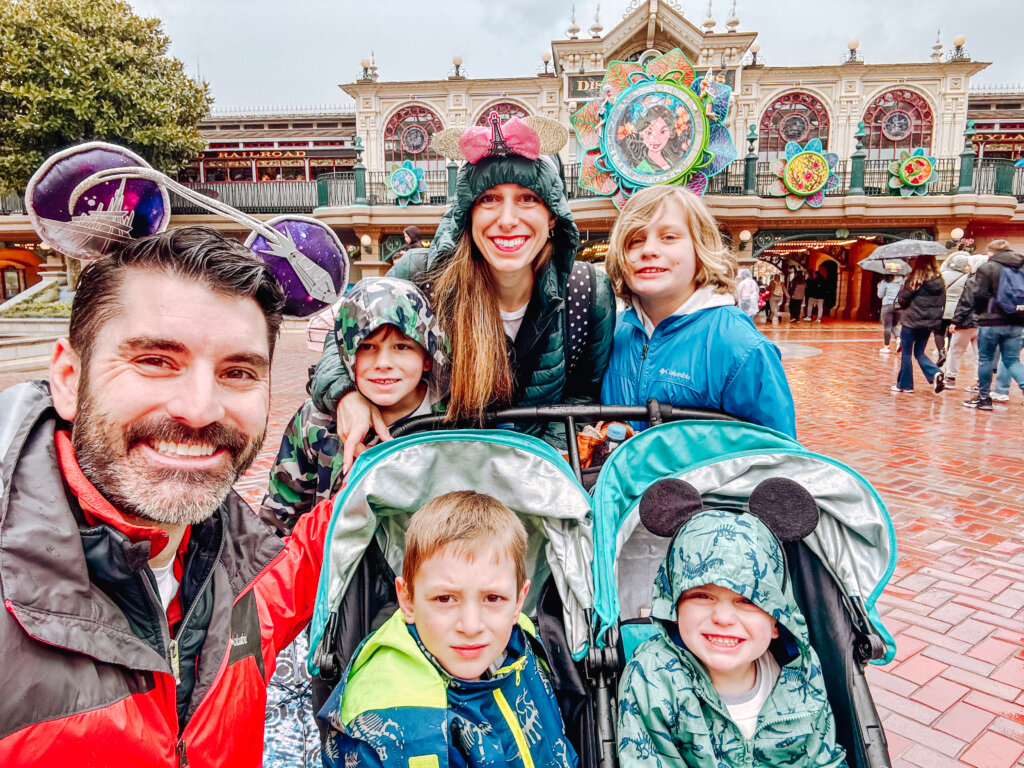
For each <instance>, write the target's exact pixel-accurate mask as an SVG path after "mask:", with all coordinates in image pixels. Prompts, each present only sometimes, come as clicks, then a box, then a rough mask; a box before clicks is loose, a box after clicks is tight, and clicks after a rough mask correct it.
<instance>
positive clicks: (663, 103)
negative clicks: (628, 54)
mask: <svg viewBox="0 0 1024 768" xmlns="http://www.w3.org/2000/svg"><path fill="white" fill-rule="evenodd" d="M707 131H708V121H707V117H706V116H705V114H704V110H703V105H702V104H701V103H700V102H698V101H697V97H696V96H695V95H694V94H693V92H691V91H689V90H686V89H681V88H669V87H667V86H665V85H664V84H662V83H658V82H647V83H639V84H638V85H636V86H634V87H632V88H630V89H628V91H626V92H624V93H623V94H622V95H621V96H620V98H619V100H618V101H617V102H616V104H615V106H614V107H613V108H612V111H611V113H610V115H609V118H608V120H606V121H605V126H604V143H605V146H606V147H608V149H609V153H608V154H609V160H611V162H612V164H614V166H615V167H616V169H617V170H618V171H619V172H620V173H621V175H622V176H623V177H625V178H626V179H628V180H629V181H632V182H635V183H636V184H637V185H641V184H642V185H645V186H646V185H649V184H658V183H662V182H667V181H672V180H673V179H676V178H678V177H679V176H681V175H682V174H683V173H685V172H686V171H687V170H688V169H689V168H690V167H691V166H693V165H694V164H695V163H696V162H697V161H698V160H699V159H700V156H701V154H702V153H703V151H704V146H705V144H706V143H707Z"/></svg>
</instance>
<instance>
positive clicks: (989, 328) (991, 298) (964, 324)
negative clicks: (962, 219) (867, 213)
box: [878, 240, 1024, 411]
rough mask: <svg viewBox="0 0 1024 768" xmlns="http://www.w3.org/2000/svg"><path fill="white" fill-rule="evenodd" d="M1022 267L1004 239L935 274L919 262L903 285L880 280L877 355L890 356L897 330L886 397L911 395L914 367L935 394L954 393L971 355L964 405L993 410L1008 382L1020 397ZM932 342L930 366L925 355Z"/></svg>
mask: <svg viewBox="0 0 1024 768" xmlns="http://www.w3.org/2000/svg"><path fill="white" fill-rule="evenodd" d="M1022 268H1024V257H1021V256H1020V255H1019V254H1017V253H1014V252H1013V250H1012V249H1011V248H1010V244H1009V243H1008V242H1007V241H1006V240H993V241H992V243H990V244H989V247H988V250H987V253H985V254H973V253H966V252H961V251H956V252H954V253H952V254H950V256H949V257H947V258H946V259H945V261H944V262H943V264H942V267H941V268H939V267H938V265H937V264H936V260H935V257H934V256H919V257H917V258H916V259H914V266H913V269H912V271H911V274H910V275H909V276H908V277H907V278H906V279H904V278H902V277H898V276H894V275H886V276H885V277H884V278H883V280H882V282H880V283H879V284H878V297H879V298H880V299H881V301H882V311H881V321H882V334H883V342H884V343H883V346H882V348H881V349H880V350H879V351H880V353H881V354H889V353H890V343H891V339H892V337H893V335H894V328H896V327H897V326H898V327H900V328H901V330H900V331H899V333H898V334H896V337H897V339H898V341H897V346H896V351H897V352H900V353H901V354H902V357H901V360H900V367H899V373H898V375H897V380H896V383H895V384H894V385H892V387H891V389H892V391H893V392H913V391H914V381H913V361H914V360H916V361H917V363H918V366H919V367H920V368H921V371H922V373H923V374H924V376H925V378H926V379H927V381H928V383H929V384H931V385H932V389H933V391H934V392H935V393H936V394H938V393H939V392H942V391H943V390H944V389H953V388H955V387H956V386H957V380H958V378H959V377H960V375H961V369H962V368H963V362H964V359H965V357H967V356H968V355H969V354H971V353H973V356H975V357H976V358H977V371H976V373H977V379H976V383H974V384H973V385H970V386H967V387H965V391H966V392H967V393H968V395H969V397H968V399H967V400H965V401H964V403H963V404H964V406H966V407H968V408H976V409H978V410H982V411H991V410H992V407H993V406H992V403H993V401H997V402H1000V401H1001V402H1006V401H1007V400H1009V391H1010V383H1011V380H1014V381H1016V382H1017V383H1018V385H1020V386H1021V388H1022V390H1024V364H1022V363H1021V361H1020V354H1021V347H1022V343H1024V342H1022V340H1024V300H1022V299H1020V298H1019V296H1020V292H1021V291H1024V277H1018V275H1024V271H1022ZM1006 270H1009V272H1007V271H1006ZM1004 280H1005V281H1006V282H1005V283H1004V282H1003V281H1004ZM1017 281H1020V283H1021V286H1022V287H1021V288H1017V287H1016V285H1017ZM1014 291H1017V294H1016V295H1017V298H1014V295H1015V294H1014ZM1004 294H1005V296H1006V297H1009V298H1004ZM1014 302H1017V303H1014ZM930 337H931V338H933V339H934V343H935V351H936V359H935V360H934V361H933V360H932V359H931V358H930V357H929V356H928V355H927V354H926V351H925V350H926V347H927V345H928V341H929V338H930ZM993 377H995V379H996V381H995V386H994V387H993V386H992V379H993Z"/></svg>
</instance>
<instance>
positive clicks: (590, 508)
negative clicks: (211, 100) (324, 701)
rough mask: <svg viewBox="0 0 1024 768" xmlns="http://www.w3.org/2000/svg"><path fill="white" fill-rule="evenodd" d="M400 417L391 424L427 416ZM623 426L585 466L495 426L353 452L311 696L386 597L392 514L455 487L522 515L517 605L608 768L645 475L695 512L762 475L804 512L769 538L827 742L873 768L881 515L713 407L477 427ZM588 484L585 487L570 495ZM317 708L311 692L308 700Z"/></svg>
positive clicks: (334, 532)
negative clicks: (806, 522)
mask: <svg viewBox="0 0 1024 768" xmlns="http://www.w3.org/2000/svg"><path fill="white" fill-rule="evenodd" d="M431 418H432V417H423V418H422V419H419V420H416V419H414V420H410V422H408V423H407V424H406V425H403V429H402V431H405V432H409V431H412V430H414V429H416V428H417V426H424V425H426V426H428V427H434V426H437V422H436V420H434V421H432V420H431ZM597 419H604V420H609V419H620V420H626V419H632V420H643V421H647V422H649V423H650V424H651V425H652V426H651V427H650V428H649V429H647V430H645V431H643V432H641V433H639V434H638V435H636V436H635V437H632V438H630V439H629V440H627V441H626V442H625V443H623V444H622V445H621V446H619V447H618V448H617V449H616V450H615V451H614V453H612V454H611V455H610V456H609V458H608V460H607V461H606V462H605V463H604V465H603V466H602V467H601V468H600V469H599V471H595V472H586V471H581V470H580V468H579V462H578V457H577V455H576V452H575V451H574V450H572V449H573V448H574V447H575V446H574V444H573V441H572V440H571V439H570V441H569V447H570V452H569V456H568V458H569V461H566V459H565V458H564V457H563V456H562V455H560V454H559V452H558V451H556V450H555V449H554V448H552V447H551V446H550V445H548V444H547V443H544V442H542V441H541V440H539V439H537V438H535V437H532V436H530V435H528V434H524V433H522V432H519V431H513V430H510V429H469V430H462V429H458V430H441V431H430V432H420V433H417V434H409V435H407V436H404V437H399V438H398V439H396V440H394V441H389V442H387V443H384V444H381V445H379V446H377V447H375V448H372V449H371V450H368V451H367V452H366V453H364V454H363V455H362V456H361V457H360V458H359V460H358V461H357V463H356V464H355V466H354V468H353V471H352V473H351V474H350V476H349V480H348V482H347V484H346V486H345V488H344V489H343V490H342V491H341V492H340V493H339V494H338V496H337V497H336V499H335V502H334V512H333V516H332V521H331V524H330V528H329V532H328V538H327V542H326V557H325V560H324V566H323V573H322V574H321V581H320V588H319V593H318V595H317V600H316V608H315V613H314V617H313V622H312V625H311V640H310V649H311V650H310V657H309V669H310V672H311V673H313V674H314V675H315V678H314V680H315V689H316V688H319V689H320V690H321V691H324V690H330V689H331V688H332V687H333V686H335V685H337V683H338V681H339V680H340V679H341V675H342V674H343V673H344V671H345V668H346V666H347V664H348V662H349V660H350V659H351V657H352V655H353V653H354V652H355V650H356V648H357V647H358V645H359V643H360V642H361V640H362V639H363V638H364V637H365V636H366V635H367V634H369V633H370V632H371V631H373V630H374V629H376V628H377V627H378V626H379V625H380V623H382V622H383V621H384V620H386V619H387V618H388V617H390V615H391V614H392V613H393V612H394V610H395V608H396V596H395V593H394V575H395V573H400V572H401V563H402V552H403V542H404V531H405V528H406V526H407V524H408V520H409V517H410V516H411V515H412V514H413V513H414V512H415V511H416V510H417V509H419V508H420V507H422V506H423V505H424V504H425V503H426V502H427V501H429V500H430V499H432V498H434V497H435V496H439V495H441V494H443V493H447V492H449V491H454V490H462V489H472V490H476V491H479V492H481V493H487V494H490V495H492V496H494V497H495V498H497V499H499V500H500V501H502V502H503V503H505V504H506V505H507V506H508V507H509V508H511V509H512V510H513V511H514V512H516V514H517V515H519V516H520V518H521V519H522V520H523V522H524V524H525V526H526V529H527V532H528V536H529V548H528V557H527V567H528V573H529V577H530V579H531V581H532V583H533V585H534V587H533V588H532V589H531V591H530V594H529V596H528V598H527V603H526V605H525V606H524V609H523V610H524V612H525V613H527V614H528V615H529V616H530V617H531V618H532V619H533V620H534V623H535V625H536V626H537V629H538V633H539V635H540V638H541V640H542V641H543V643H544V646H545V648H546V650H547V655H548V662H549V666H550V672H551V674H550V677H551V683H552V687H553V688H554V690H555V693H556V696H557V698H558V701H559V706H560V708H561V710H562V714H563V719H564V721H565V724H566V732H567V735H568V736H569V738H570V740H571V741H572V742H573V744H574V746H575V747H576V750H577V753H578V754H579V756H580V764H581V766H585V767H586V768H596V767H597V766H602V767H607V768H613V767H614V766H615V765H617V757H616V738H615V721H616V711H617V707H616V691H617V686H618V681H619V677H620V675H621V673H622V670H623V667H624V665H625V663H626V661H627V660H628V658H629V656H630V654H631V653H632V652H633V650H634V649H635V648H636V646H637V645H638V644H639V643H640V642H642V641H643V640H644V639H645V638H646V637H649V636H650V635H651V634H652V632H653V628H652V627H651V625H650V623H649V620H648V619H646V618H645V615H646V612H647V606H648V605H649V603H650V600H651V589H652V584H653V582H654V577H655V574H656V572H657V569H658V566H659V564H660V562H661V560H662V559H663V558H664V555H665V552H666V549H667V546H668V545H667V541H666V540H665V539H658V538H656V537H654V536H653V535H652V534H649V533H648V532H647V530H646V529H645V528H644V527H643V526H642V525H639V513H638V506H639V502H640V498H641V496H642V495H643V493H644V491H645V490H646V489H647V488H648V487H650V486H651V484H653V483H654V482H656V481H658V480H660V479H663V478H669V477H673V478H680V479H683V480H685V481H687V482H688V483H690V484H691V485H693V486H694V487H695V488H697V489H698V491H699V492H700V494H701V496H702V500H703V503H704V507H705V508H712V509H713V508H716V507H717V508H722V507H725V508H733V509H743V508H745V504H746V500H747V499H749V497H750V493H751V491H752V489H753V488H754V487H756V486H757V485H758V484H759V483H760V482H761V481H762V480H765V479H767V478H769V477H788V478H790V479H795V480H797V481H798V482H799V483H800V484H801V485H803V486H804V487H805V488H806V489H807V490H808V491H809V492H810V493H811V495H812V496H813V498H814V499H815V501H816V503H817V505H818V507H819V510H820V513H821V519H820V522H819V524H818V526H817V528H816V530H815V531H814V532H813V533H812V534H811V535H810V536H808V537H807V538H806V539H805V540H803V541H800V542H790V543H787V544H785V548H786V558H787V564H788V568H789V572H790V578H791V580H792V583H793V588H794V594H795V597H796V599H797V602H798V604H799V605H800V607H801V610H802V611H803V613H804V615H805V617H806V619H807V624H808V630H809V634H810V639H811V644H812V646H813V647H814V648H815V650H816V652H817V654H818V657H819V658H820V659H821V663H822V667H823V670H822V671H823V676H824V679H825V686H826V689H827V694H828V698H829V702H830V704H831V707H832V711H833V713H834V715H835V720H836V741H837V743H839V744H841V745H842V746H843V747H845V749H846V752H847V761H848V764H849V765H850V767H851V768H880V767H882V766H889V764H890V763H889V758H888V755H887V752H886V744H885V737H884V734H883V732H882V726H881V722H880V720H879V717H878V713H877V711H876V709H875V706H874V703H873V701H872V699H871V695H870V693H869V691H868V687H867V682H866V680H865V676H864V667H865V665H866V664H867V663H869V662H872V661H874V662H878V663H886V662H888V661H890V660H891V659H892V657H893V655H894V653H895V644H894V642H893V640H892V638H891V637H890V636H889V634H888V633H887V632H886V630H885V628H884V627H883V626H882V623H881V621H880V620H879V618H878V616H877V614H876V612H875V609H874V605H875V600H876V599H877V597H878V596H879V594H880V593H881V591H882V589H883V588H884V586H885V584H886V583H887V581H888V579H889V577H890V575H891V573H892V570H893V567H894V564H895V560H896V539H895V534H894V531H893V528H892V523H891V521H890V519H889V516H888V513H887V511H886V509H885V506H884V504H883V503H882V501H881V499H880V498H879V496H878V494H877V493H876V492H875V490H874V489H873V488H872V487H871V485H870V483H868V482H867V481H866V480H865V479H864V478H863V477H861V476H860V475H858V474H857V473H856V472H854V471H853V470H851V469H850V468H849V467H846V466H844V465H843V464H841V463H839V462H837V461H834V460H832V459H830V458H828V457H825V456H821V455H818V454H814V453H811V452H809V451H807V450H806V449H804V448H803V447H802V446H801V445H800V444H799V443H797V442H796V441H794V440H792V439H790V438H788V437H786V436H784V435H781V434H779V433H777V432H774V431H772V430H770V429H766V428H763V427H759V426H754V425H750V424H746V423H742V422H738V421H734V420H731V419H728V418H727V417H723V416H721V415H720V414H713V413H703V412H699V411H682V410H674V409H669V408H666V407H659V406H657V404H654V403H652V404H649V406H648V408H646V409H644V408H608V407H599V406H554V407H549V408H538V409H516V410H513V411H504V412H498V413H495V414H491V415H489V416H488V421H487V423H488V424H497V423H502V424H507V423H509V422H538V421H548V420H552V421H561V422H562V423H564V425H565V427H566V430H567V433H568V434H569V435H570V436H572V435H574V433H575V424H576V422H577V421H581V420H587V421H596V420H597ZM591 486H592V491H591V492H590V493H588V491H587V490H586V489H585V488H590V487H591ZM316 703H317V702H316V701H314V704H316Z"/></svg>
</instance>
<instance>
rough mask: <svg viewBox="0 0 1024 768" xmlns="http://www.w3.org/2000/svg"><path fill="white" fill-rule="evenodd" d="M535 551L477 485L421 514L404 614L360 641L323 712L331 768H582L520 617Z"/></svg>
mask: <svg viewBox="0 0 1024 768" xmlns="http://www.w3.org/2000/svg"><path fill="white" fill-rule="evenodd" d="M526 547H527V536H526V529H525V528H524V527H523V523H522V521H520V520H519V518H518V517H516V515H515V513H514V512H512V511H511V510H510V509H509V508H508V507H506V506H505V505H504V504H502V503H501V502H499V501H497V500H496V499H494V498H492V497H490V496H486V495H484V494H480V493H475V492H473V491H454V492H452V493H447V494H445V495H443V496H438V497H437V498H436V499H432V500H431V501H430V502H429V503H428V504H427V505H426V506H424V507H423V508H422V509H420V510H419V511H418V512H417V513H416V514H415V515H413V516H412V518H411V520H410V523H409V528H408V530H407V531H406V534H405V556H404V559H403V562H402V575H401V576H400V577H398V578H397V579H396V580H395V585H396V587H397V591H398V603H399V606H400V609H399V610H398V611H397V612H396V613H395V614H394V616H392V617H391V618H390V619H389V620H388V621H387V622H386V623H385V624H384V626H382V627H381V628H380V629H379V630H377V631H376V632H374V633H373V634H372V635H370V636H369V637H368V638H367V639H366V640H364V641H363V643H362V645H361V646H360V647H359V649H358V650H357V651H356V653H355V655H354V656H353V659H352V661H351V663H350V664H349V667H348V669H347V670H346V671H345V675H344V676H343V678H342V681H341V683H340V684H339V685H338V687H337V688H336V689H335V690H334V692H333V693H332V694H331V697H330V699H329V700H328V701H327V704H325V705H324V708H323V710H322V711H321V712H320V719H321V720H324V721H326V722H327V723H328V725H329V726H330V734H329V735H328V739H327V743H326V746H325V747H324V764H325V765H327V766H337V768H342V766H344V767H345V768H347V767H348V766H353V765H358V766H361V767H362V766H367V767H368V768H372V767H373V766H381V767H382V768H383V767H384V766H387V767H388V768H392V767H393V768H406V766H409V767H410V768H439V767H440V766H451V767H452V768H461V767H462V766H466V767H467V768H469V767H472V768H491V767H492V766H493V768H499V766H500V767H502V768H503V767H504V766H513V767H515V768H528V766H537V767H538V768H541V766H545V767H548V768H575V766H576V765H577V758H576V753H575V751H574V750H573V748H572V746H571V745H570V743H569V741H568V739H567V738H566V736H565V728H564V725H563V723H562V716H561V713H560V712H559V710H558V705H557V703H556V702H555V695H554V692H553V690H552V689H551V686H550V684H549V682H548V679H547V675H546V673H545V669H544V662H543V661H542V660H541V659H539V658H538V655H537V654H538V653H542V652H543V651H542V649H541V647H540V643H539V642H538V641H537V639H536V636H535V630H534V628H533V625H532V624H531V623H530V621H529V619H527V618H526V616H524V615H523V614H522V613H521V612H520V611H521V610H522V607H523V601H524V600H525V599H526V593H527V591H528V590H529V588H530V582H529V580H528V579H527V578H526Z"/></svg>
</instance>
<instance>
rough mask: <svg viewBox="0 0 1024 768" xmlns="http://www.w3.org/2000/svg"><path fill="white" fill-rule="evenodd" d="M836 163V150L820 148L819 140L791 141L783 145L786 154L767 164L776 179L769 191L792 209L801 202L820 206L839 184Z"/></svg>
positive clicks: (798, 206)
mask: <svg viewBox="0 0 1024 768" xmlns="http://www.w3.org/2000/svg"><path fill="white" fill-rule="evenodd" d="M838 162H839V155H837V154H836V153H835V152H825V151H823V148H822V145H821V139H811V140H810V141H808V142H807V144H805V145H803V146H801V145H800V144H798V143H797V142H795V141H791V142H789V143H788V144H786V156H785V157H780V158H778V159H776V160H773V161H772V162H771V164H770V165H769V169H770V170H771V172H772V173H773V174H774V175H775V176H777V177H778V178H776V179H775V181H773V182H772V185H771V187H770V188H769V190H768V191H769V193H770V194H772V195H773V196H774V197H785V198H786V207H787V208H789V210H791V211H795V210H797V209H798V208H800V207H801V206H802V205H803V204H804V203H807V204H808V205H809V206H811V207H812V208H820V207H821V206H822V205H823V204H824V203H825V193H826V192H828V191H830V190H833V189H838V188H839V185H840V183H841V182H840V179H839V175H838V174H837V173H835V172H834V170H833V169H834V168H835V167H836V164H837V163H838Z"/></svg>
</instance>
